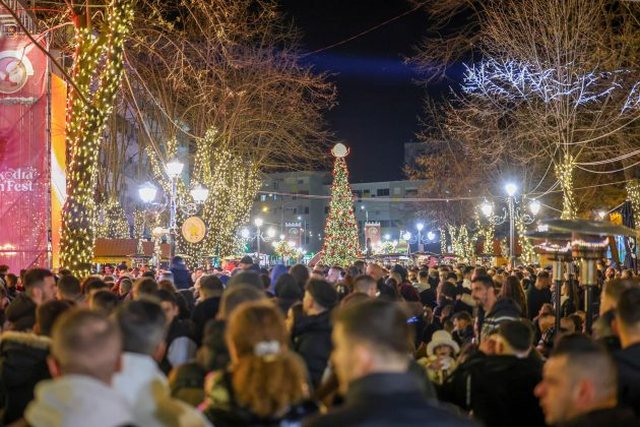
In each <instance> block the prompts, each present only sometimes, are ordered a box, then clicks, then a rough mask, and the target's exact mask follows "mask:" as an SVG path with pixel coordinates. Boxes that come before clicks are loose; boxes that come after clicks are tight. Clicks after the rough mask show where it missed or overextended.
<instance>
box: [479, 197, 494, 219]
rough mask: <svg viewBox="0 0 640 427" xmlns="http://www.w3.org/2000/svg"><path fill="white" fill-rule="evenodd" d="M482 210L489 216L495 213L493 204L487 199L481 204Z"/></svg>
mask: <svg viewBox="0 0 640 427" xmlns="http://www.w3.org/2000/svg"><path fill="white" fill-rule="evenodd" d="M480 210H481V211H482V214H483V215H484V216H486V217H487V218H488V217H490V216H491V215H493V205H492V204H491V203H489V202H487V201H486V200H485V201H484V203H482V205H480Z"/></svg>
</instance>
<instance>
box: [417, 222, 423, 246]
mask: <svg viewBox="0 0 640 427" xmlns="http://www.w3.org/2000/svg"><path fill="white" fill-rule="evenodd" d="M416 228H417V229H418V252H423V251H424V246H423V245H422V230H424V224H423V223H421V222H419V223H417V224H416Z"/></svg>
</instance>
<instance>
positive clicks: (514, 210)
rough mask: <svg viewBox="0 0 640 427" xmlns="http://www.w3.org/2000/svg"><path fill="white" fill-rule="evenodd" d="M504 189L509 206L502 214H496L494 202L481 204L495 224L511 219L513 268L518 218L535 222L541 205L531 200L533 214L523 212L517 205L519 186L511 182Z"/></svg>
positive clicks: (510, 249) (512, 264)
mask: <svg viewBox="0 0 640 427" xmlns="http://www.w3.org/2000/svg"><path fill="white" fill-rule="evenodd" d="M504 190H505V193H507V207H506V209H503V215H502V216H499V215H494V212H493V211H494V208H493V204H491V203H489V202H488V201H486V200H485V201H484V202H483V203H482V205H480V211H481V212H482V214H483V215H484V216H485V217H486V218H487V219H488V220H489V221H490V222H491V223H492V224H493V225H501V224H504V223H505V222H506V221H507V220H509V266H510V267H511V268H512V269H513V267H514V266H515V260H516V226H515V222H516V218H517V217H519V218H520V219H521V220H522V222H523V223H524V224H526V225H528V224H531V223H533V221H534V220H535V218H534V217H535V216H536V215H537V214H538V213H539V212H540V208H541V205H540V202H539V201H537V200H535V199H534V200H531V202H530V203H529V211H530V213H531V215H529V214H528V213H526V212H522V211H521V210H520V209H519V208H518V206H517V205H518V202H517V200H516V194H517V193H518V186H517V185H516V184H514V183H512V182H509V183H507V184H506V185H505V186H504Z"/></svg>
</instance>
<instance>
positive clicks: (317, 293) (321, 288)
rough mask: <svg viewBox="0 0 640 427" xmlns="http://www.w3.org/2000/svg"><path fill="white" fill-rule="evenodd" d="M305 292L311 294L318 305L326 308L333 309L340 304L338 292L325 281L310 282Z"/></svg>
mask: <svg viewBox="0 0 640 427" xmlns="http://www.w3.org/2000/svg"><path fill="white" fill-rule="evenodd" d="M305 290H306V291H307V292H309V293H310V294H311V296H312V297H313V299H314V300H315V302H316V303H317V304H318V305H321V306H322V307H324V308H327V309H330V308H333V306H335V305H336V304H337V303H338V292H337V291H336V290H335V288H334V287H333V286H332V285H331V284H329V282H326V281H324V280H310V281H309V283H307V286H306V287H305Z"/></svg>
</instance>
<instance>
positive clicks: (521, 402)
mask: <svg viewBox="0 0 640 427" xmlns="http://www.w3.org/2000/svg"><path fill="white" fill-rule="evenodd" d="M541 379H542V363H541V362H540V361H539V360H537V359H535V358H533V357H528V358H525V359H519V358H517V357H515V356H485V355H484V354H482V353H477V354H476V355H474V356H473V357H471V358H470V359H468V360H467V361H466V362H465V363H463V364H462V365H460V366H459V367H458V369H457V370H456V371H454V372H453V374H452V375H451V376H450V377H449V378H448V379H447V380H446V382H445V384H444V385H443V386H442V387H441V388H440V389H439V396H440V398H441V399H442V400H444V401H446V402H450V403H453V404H455V405H458V406H460V407H461V408H463V409H465V410H468V411H473V415H474V417H476V418H477V419H479V420H480V421H482V422H483V423H484V424H485V425H486V426H487V427H510V426H512V425H513V420H516V419H518V420H519V421H518V426H519V427H544V425H545V423H544V415H543V414H542V410H541V409H540V406H539V404H538V399H537V398H536V397H535V396H534V394H533V389H534V388H535V387H536V385H537V384H538V383H539V382H540V380H541ZM522 414H527V416H526V417H524V418H523V417H522Z"/></svg>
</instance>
